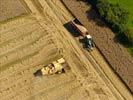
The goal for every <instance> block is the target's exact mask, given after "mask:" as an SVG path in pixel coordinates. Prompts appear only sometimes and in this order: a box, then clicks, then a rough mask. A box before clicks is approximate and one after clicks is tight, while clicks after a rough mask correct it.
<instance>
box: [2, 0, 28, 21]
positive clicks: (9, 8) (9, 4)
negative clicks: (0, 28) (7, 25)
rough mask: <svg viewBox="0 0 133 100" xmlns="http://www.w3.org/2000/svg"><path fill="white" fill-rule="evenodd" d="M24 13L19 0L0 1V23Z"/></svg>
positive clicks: (24, 10)
mask: <svg viewBox="0 0 133 100" xmlns="http://www.w3.org/2000/svg"><path fill="white" fill-rule="evenodd" d="M26 13H27V12H26V9H24V7H23V5H22V4H21V3H20V1H19V0H0V22H1V21H4V20H8V19H12V18H14V17H18V16H21V15H24V14H26Z"/></svg>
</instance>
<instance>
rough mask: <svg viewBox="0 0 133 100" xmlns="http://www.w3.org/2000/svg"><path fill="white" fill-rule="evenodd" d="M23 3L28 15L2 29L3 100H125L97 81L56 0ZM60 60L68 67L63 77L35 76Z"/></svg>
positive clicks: (68, 17)
mask: <svg viewBox="0 0 133 100" xmlns="http://www.w3.org/2000/svg"><path fill="white" fill-rule="evenodd" d="M23 2H25V4H27V6H28V7H29V9H30V10H31V15H27V16H25V17H21V18H17V19H15V20H13V21H9V22H5V23H2V24H1V26H0V36H1V37H0V65H1V66H0V69H1V70H0V99H1V100H124V98H125V96H122V95H121V93H119V91H117V90H116V89H115V87H114V86H112V87H111V86H110V87H109V84H110V82H109V81H107V80H106V82H105V80H103V79H102V78H101V77H100V75H99V73H97V71H96V70H95V69H94V68H93V65H92V64H91V63H90V61H88V59H87V58H86V57H85V55H84V54H83V52H82V51H81V49H80V48H79V46H78V45H77V44H76V42H75V41H74V39H73V38H72V36H71V35H70V33H69V32H68V31H67V30H66V29H65V28H64V27H63V24H64V23H66V22H68V21H70V20H71V19H72V18H73V17H72V16H71V15H70V13H69V12H68V11H67V9H66V8H65V7H64V6H63V4H62V3H61V1H60V0H24V1H23ZM60 57H64V58H65V59H66V61H67V63H68V65H69V67H70V69H68V70H66V73H63V74H59V75H58V74H57V75H51V76H42V77H35V76H34V75H33V73H34V72H35V71H36V70H38V69H40V68H42V67H43V66H44V65H47V64H49V63H50V62H52V61H54V60H56V59H58V58H60ZM106 83H108V84H106ZM126 96H127V98H128V99H127V100H130V99H131V98H130V97H129V96H128V95H126Z"/></svg>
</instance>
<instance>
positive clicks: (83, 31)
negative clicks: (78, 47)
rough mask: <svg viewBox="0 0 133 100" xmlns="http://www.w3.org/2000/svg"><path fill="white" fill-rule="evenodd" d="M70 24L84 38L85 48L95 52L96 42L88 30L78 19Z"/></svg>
mask: <svg viewBox="0 0 133 100" xmlns="http://www.w3.org/2000/svg"><path fill="white" fill-rule="evenodd" d="M70 24H71V25H72V26H73V27H74V28H75V29H76V30H77V31H78V32H79V33H80V35H81V36H83V41H84V42H83V43H84V45H83V47H84V48H86V49H87V50H93V48H94V42H93V40H92V37H91V35H89V34H88V30H87V29H86V28H85V27H84V26H83V25H82V24H81V23H80V22H79V21H78V20H77V19H75V20H73V21H70Z"/></svg>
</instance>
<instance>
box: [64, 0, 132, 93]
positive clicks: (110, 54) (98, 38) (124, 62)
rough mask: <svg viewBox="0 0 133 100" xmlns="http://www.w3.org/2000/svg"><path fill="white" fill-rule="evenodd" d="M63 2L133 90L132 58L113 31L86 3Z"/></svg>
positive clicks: (71, 0)
mask: <svg viewBox="0 0 133 100" xmlns="http://www.w3.org/2000/svg"><path fill="white" fill-rule="evenodd" d="M63 2H64V4H66V6H67V7H68V9H69V10H70V11H71V12H72V14H73V15H74V16H76V18H78V19H79V20H80V22H81V23H82V24H83V25H84V26H85V27H86V28H87V29H88V31H89V33H90V34H91V35H92V36H93V38H94V41H95V43H96V46H97V48H98V49H99V50H100V52H101V54H102V55H103V56H104V57H105V58H106V60H107V62H108V63H109V64H110V66H111V67H112V69H113V70H114V72H115V73H116V74H117V75H118V76H120V78H121V79H122V81H123V82H124V83H125V84H126V85H127V87H128V88H129V90H130V91H131V92H133V58H132V57H131V56H130V55H129V54H128V52H127V51H126V49H125V48H124V47H123V46H122V45H120V44H119V43H118V41H117V40H116V38H115V35H114V33H113V32H112V31H111V30H110V29H109V28H108V27H107V26H106V25H105V24H104V23H103V22H101V21H100V20H99V19H98V16H97V14H96V12H95V11H94V9H91V7H89V6H88V5H87V4H85V3H83V2H77V1H76V0H69V1H68V0H63ZM79 15H80V16H79Z"/></svg>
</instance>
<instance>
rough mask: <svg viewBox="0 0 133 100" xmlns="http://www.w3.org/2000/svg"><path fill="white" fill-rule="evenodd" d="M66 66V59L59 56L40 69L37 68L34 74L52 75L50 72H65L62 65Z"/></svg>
mask: <svg viewBox="0 0 133 100" xmlns="http://www.w3.org/2000/svg"><path fill="white" fill-rule="evenodd" d="M65 66H66V61H65V59H64V58H60V59H58V60H56V61H53V62H52V63H50V64H48V65H47V66H44V67H43V68H42V69H39V70H37V71H36V72H35V73H34V75H35V76H38V75H52V74H60V73H63V72H65V70H64V67H65Z"/></svg>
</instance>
